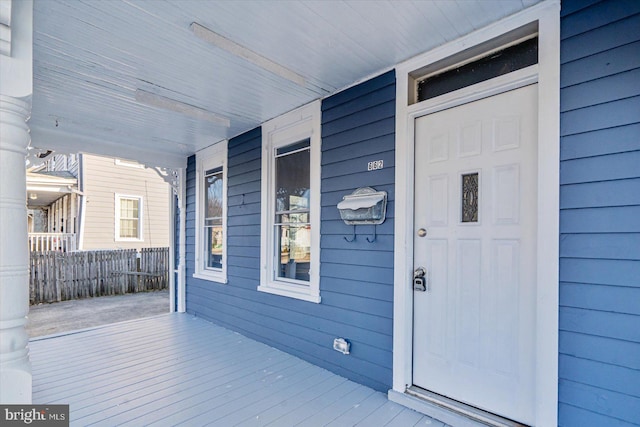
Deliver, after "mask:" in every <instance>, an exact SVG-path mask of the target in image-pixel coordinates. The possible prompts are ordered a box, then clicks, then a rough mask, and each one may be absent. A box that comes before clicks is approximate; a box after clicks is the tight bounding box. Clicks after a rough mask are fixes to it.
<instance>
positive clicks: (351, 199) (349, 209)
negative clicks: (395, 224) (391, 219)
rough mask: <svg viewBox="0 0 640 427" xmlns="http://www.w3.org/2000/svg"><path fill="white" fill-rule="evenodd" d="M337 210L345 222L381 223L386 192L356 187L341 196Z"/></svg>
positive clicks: (384, 211) (385, 202)
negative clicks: (354, 189) (349, 192)
mask: <svg viewBox="0 0 640 427" xmlns="http://www.w3.org/2000/svg"><path fill="white" fill-rule="evenodd" d="M338 210H339V211H340V217H341V218H342V220H343V221H344V222H345V224H349V225H360V224H376V225H377V224H382V223H383V222H384V220H385V216H386V213H387V192H386V191H376V190H374V189H373V188H371V187H362V188H358V189H357V190H356V191H354V192H353V193H351V194H348V195H346V196H344V197H343V198H342V201H341V202H340V203H338Z"/></svg>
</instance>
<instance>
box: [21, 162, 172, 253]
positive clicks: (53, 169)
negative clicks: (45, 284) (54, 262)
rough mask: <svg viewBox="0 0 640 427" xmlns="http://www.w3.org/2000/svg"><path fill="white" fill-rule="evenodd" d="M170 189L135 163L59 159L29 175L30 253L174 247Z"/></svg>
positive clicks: (47, 163) (154, 174)
mask: <svg viewBox="0 0 640 427" xmlns="http://www.w3.org/2000/svg"><path fill="white" fill-rule="evenodd" d="M169 195H170V187H169V185H168V184H167V183H166V182H165V181H164V179H163V178H162V177H160V176H159V175H158V174H157V173H156V172H155V171H154V170H153V169H149V168H146V167H145V166H144V165H141V164H139V163H136V162H132V161H128V160H124V159H117V158H112V157H101V156H94V155H89V154H77V155H76V154H72V155H68V156H67V155H55V156H53V157H52V158H51V159H49V160H47V162H46V163H45V164H44V165H42V166H40V167H39V168H34V169H32V170H29V171H28V172H27V207H28V216H29V217H28V225H29V241H30V249H31V250H76V249H77V250H90V249H140V248H143V247H145V248H147V247H166V246H169V232H170V226H169V224H170V207H169V203H170V198H169Z"/></svg>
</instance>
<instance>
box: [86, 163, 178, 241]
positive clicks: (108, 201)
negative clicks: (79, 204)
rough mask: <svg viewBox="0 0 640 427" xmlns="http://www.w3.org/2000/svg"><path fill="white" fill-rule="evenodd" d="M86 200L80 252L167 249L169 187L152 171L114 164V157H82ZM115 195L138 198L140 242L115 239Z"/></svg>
mask: <svg viewBox="0 0 640 427" xmlns="http://www.w3.org/2000/svg"><path fill="white" fill-rule="evenodd" d="M82 156H83V192H84V194H85V195H86V197H87V203H86V212H85V217H84V221H85V222H84V242H83V249H85V250H91V249H119V248H123V249H138V248H148V247H164V246H169V233H170V218H169V216H170V209H169V192H170V187H169V185H168V184H167V183H166V182H164V180H163V179H162V178H160V176H159V175H158V174H157V173H156V172H155V171H154V170H152V169H148V168H137V167H131V166H127V165H122V164H116V161H115V159H114V158H111V157H99V156H93V155H88V154H83V155H82ZM115 194H120V195H127V196H135V197H140V198H141V199H142V201H143V202H142V208H143V212H142V225H141V226H142V231H143V236H142V240H141V241H119V240H117V239H116V234H115V233H116V226H115V221H116V206H115Z"/></svg>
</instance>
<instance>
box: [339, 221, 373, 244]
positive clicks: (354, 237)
mask: <svg viewBox="0 0 640 427" xmlns="http://www.w3.org/2000/svg"><path fill="white" fill-rule="evenodd" d="M344 240H346V241H347V242H349V243H351V242H354V241H355V240H356V226H355V225H354V226H353V237H351V240H349V239H348V238H347V236H344ZM367 240H369V239H368V238H367Z"/></svg>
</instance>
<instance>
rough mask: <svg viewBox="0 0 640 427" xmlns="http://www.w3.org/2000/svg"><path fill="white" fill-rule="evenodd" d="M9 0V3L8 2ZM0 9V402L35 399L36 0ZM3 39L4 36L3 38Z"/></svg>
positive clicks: (27, 402)
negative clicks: (32, 125) (31, 179)
mask: <svg viewBox="0 0 640 427" xmlns="http://www.w3.org/2000/svg"><path fill="white" fill-rule="evenodd" d="M7 5H8V6H7ZM3 6H4V7H3V8H1V9H0V25H2V26H3V31H2V34H3V37H5V36H6V38H8V39H9V44H5V43H3V44H2V45H3V46H5V47H7V46H9V47H10V48H8V49H1V50H0V218H2V220H1V221H0V403H2V404H11V403H20V404H30V403H31V390H32V382H31V364H30V362H29V347H28V344H29V337H28V336H27V332H26V330H25V325H26V323H27V318H26V316H27V313H28V312H29V282H28V281H29V273H28V271H29V270H28V264H29V252H28V233H27V183H26V168H25V156H26V154H27V146H28V145H29V142H30V136H29V128H28V126H27V124H26V122H27V120H28V119H29V115H30V111H31V94H32V80H33V79H32V75H33V74H32V66H33V59H32V52H33V48H32V33H33V1H31V0H20V1H15V0H14V1H10V2H9V3H8V4H7V3H5V5H3ZM3 41H5V40H3Z"/></svg>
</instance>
